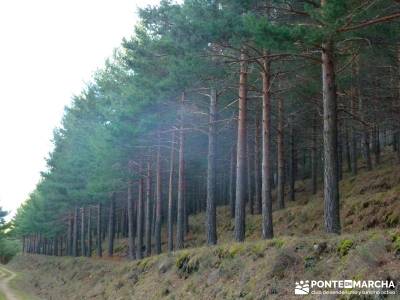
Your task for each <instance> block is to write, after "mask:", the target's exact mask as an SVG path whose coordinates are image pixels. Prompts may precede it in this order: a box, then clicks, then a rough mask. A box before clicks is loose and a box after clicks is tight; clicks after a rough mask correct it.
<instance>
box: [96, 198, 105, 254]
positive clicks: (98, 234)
mask: <svg viewBox="0 0 400 300" xmlns="http://www.w3.org/2000/svg"><path fill="white" fill-rule="evenodd" d="M101 227H102V224H101V204H100V203H99V204H98V205H97V237H96V239H97V256H98V257H102V256H103V249H102V247H101V243H102V240H103V238H102V232H101Z"/></svg>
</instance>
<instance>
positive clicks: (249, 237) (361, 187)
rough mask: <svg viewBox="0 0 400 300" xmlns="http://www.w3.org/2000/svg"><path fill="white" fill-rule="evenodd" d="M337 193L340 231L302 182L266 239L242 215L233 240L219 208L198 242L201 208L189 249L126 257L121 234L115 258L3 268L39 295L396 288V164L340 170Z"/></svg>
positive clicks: (399, 200)
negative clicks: (303, 285)
mask: <svg viewBox="0 0 400 300" xmlns="http://www.w3.org/2000/svg"><path fill="white" fill-rule="evenodd" d="M340 190H341V218H342V231H343V234H342V235H340V236H337V235H330V234H325V233H324V232H323V198H322V190H319V191H318V193H317V194H316V195H312V194H311V193H310V189H309V182H308V181H307V180H306V181H299V182H298V183H297V185H296V196H297V199H296V201H295V202H288V203H287V208H286V209H283V210H279V211H275V212H274V214H273V217H274V231H275V236H276V237H275V238H274V239H272V240H266V241H263V240H260V233H261V217H260V216H259V215H254V216H253V215H248V216H247V219H246V242H245V243H234V242H233V241H232V234H233V221H232V220H231V218H230V216H229V208H228V207H219V208H218V238H219V240H218V245H217V246H214V247H205V246H201V245H204V242H205V236H204V218H205V216H204V214H203V213H201V214H198V215H196V216H193V217H190V220H189V223H190V233H189V236H188V239H187V246H188V247H190V248H188V249H185V250H182V251H176V252H174V253H172V254H166V253H165V254H162V255H158V256H152V257H149V258H145V259H142V260H140V261H127V260H126V259H124V257H123V256H124V255H125V253H126V241H125V240H124V239H120V240H118V241H117V244H116V252H117V257H116V258H114V259H112V260H109V259H97V258H96V257H94V258H91V259H88V258H71V257H61V258H59V257H45V256H40V255H18V256H17V257H16V258H15V259H13V260H12V261H11V263H10V264H9V267H10V268H12V269H13V270H16V271H17V272H19V273H23V274H24V275H23V276H18V277H17V278H16V279H15V284H16V285H18V286H19V287H20V288H21V289H23V290H26V291H33V292H34V293H35V294H36V295H38V297H39V298H41V299H60V300H62V299H115V300H118V299H121V300H122V299H278V298H281V299H298V297H299V296H295V295H294V288H295V283H296V281H300V280H337V279H353V280H393V281H394V282H396V283H397V288H399V285H400V283H398V282H400V226H399V225H400V165H399V163H398V161H397V160H396V158H395V157H394V156H392V155H391V154H385V155H384V156H383V158H382V163H381V164H380V165H379V166H377V167H375V168H374V170H373V171H367V170H365V166H364V165H362V164H361V166H360V172H359V174H358V175H357V176H351V175H350V174H349V173H345V176H344V178H343V180H342V181H341V184H340ZM118 254H119V257H118ZM397 292H398V293H399V294H400V291H397ZM399 294H397V295H396V296H392V298H390V297H389V299H399V298H396V297H400V296H399ZM331 297H332V298H328V296H324V297H323V298H321V296H318V295H309V296H308V297H307V298H308V299H336V298H337V296H331ZM346 297H347V298H346ZM342 298H343V299H380V298H374V297H371V298H360V297H354V296H351V297H350V296H342Z"/></svg>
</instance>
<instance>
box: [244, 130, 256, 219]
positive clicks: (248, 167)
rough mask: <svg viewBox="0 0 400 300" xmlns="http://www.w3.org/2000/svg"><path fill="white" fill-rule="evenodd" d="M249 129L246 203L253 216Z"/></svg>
mask: <svg viewBox="0 0 400 300" xmlns="http://www.w3.org/2000/svg"><path fill="white" fill-rule="evenodd" d="M249 136H250V134H249V127H247V137H246V153H247V155H246V171H247V185H246V188H247V203H248V205H249V213H250V214H251V215H253V214H254V199H253V189H252V186H251V164H250V161H251V159H250V153H251V150H250V140H249Z"/></svg>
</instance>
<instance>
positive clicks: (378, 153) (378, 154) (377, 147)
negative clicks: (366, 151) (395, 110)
mask: <svg viewBox="0 0 400 300" xmlns="http://www.w3.org/2000/svg"><path fill="white" fill-rule="evenodd" d="M373 130H374V131H373V143H372V144H373V145H374V154H375V164H376V165H379V164H380V163H381V142H380V137H379V127H378V126H377V125H375V126H374V129H373Z"/></svg>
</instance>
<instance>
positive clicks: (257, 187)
mask: <svg viewBox="0 0 400 300" xmlns="http://www.w3.org/2000/svg"><path fill="white" fill-rule="evenodd" d="M255 123H256V124H255V132H254V202H255V205H256V212H257V214H261V212H262V203H261V185H262V182H261V176H260V118H259V114H258V112H256V121H255Z"/></svg>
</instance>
